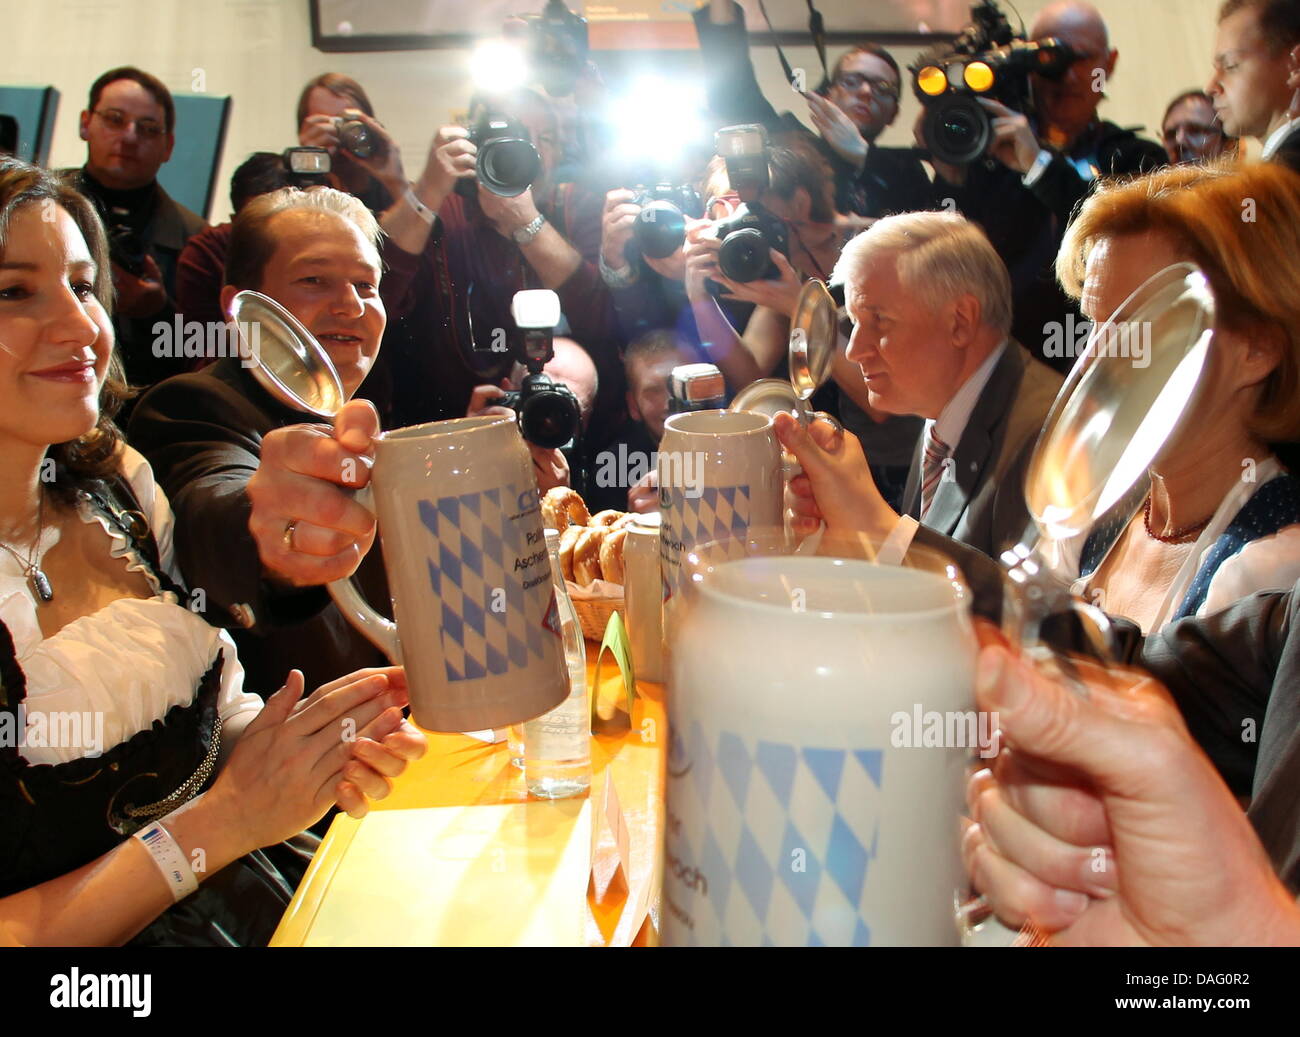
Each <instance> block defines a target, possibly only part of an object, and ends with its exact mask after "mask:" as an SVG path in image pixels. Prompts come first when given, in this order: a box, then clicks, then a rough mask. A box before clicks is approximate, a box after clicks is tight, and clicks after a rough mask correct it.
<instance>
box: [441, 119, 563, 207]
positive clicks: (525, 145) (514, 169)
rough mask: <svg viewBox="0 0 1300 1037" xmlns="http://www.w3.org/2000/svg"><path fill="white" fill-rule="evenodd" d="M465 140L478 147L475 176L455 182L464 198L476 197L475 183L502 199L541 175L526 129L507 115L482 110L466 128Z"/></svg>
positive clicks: (515, 192) (523, 188)
mask: <svg viewBox="0 0 1300 1037" xmlns="http://www.w3.org/2000/svg"><path fill="white" fill-rule="evenodd" d="M469 140H470V143H471V144H473V145H474V147H475V148H477V149H478V154H477V155H476V157H475V159H474V173H475V179H474V180H469V179H464V180H458V181H457V182H456V191H457V192H458V193H459V194H461V195H464V196H465V197H467V198H473V197H476V196H477V194H478V191H477V187H478V186H479V185H482V187H483V188H484V190H487V191H490V192H492V193H493V194H495V195H498V196H500V197H502V198H515V197H517V196H519V195H521V194H523V193H524V192H525V191H527V190H528V189H529V188H530V187H532V186H533V181H535V180H536V179H537V178H538V177H539V176H541V174H542V156H541V155H539V154H538V153H537V149H536V148H535V147H533V140H532V137H531V136H530V135H529V133H528V130H527V128H526V127H524V126H523V124H522V123H519V122H516V121H515V120H513V119H511V118H510V117H509V116H507V115H504V114H502V113H500V112H495V111H492V110H491V109H485V110H484V112H483V114H482V115H481V116H480V117H479V118H478V119H476V120H475V121H474V124H473V125H472V126H470V127H469Z"/></svg>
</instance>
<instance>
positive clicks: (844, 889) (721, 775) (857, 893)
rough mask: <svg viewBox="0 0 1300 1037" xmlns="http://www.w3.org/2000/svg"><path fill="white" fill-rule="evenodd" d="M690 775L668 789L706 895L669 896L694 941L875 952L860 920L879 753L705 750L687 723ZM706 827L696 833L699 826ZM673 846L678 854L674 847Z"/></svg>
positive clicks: (671, 890) (720, 744) (728, 738)
mask: <svg viewBox="0 0 1300 1037" xmlns="http://www.w3.org/2000/svg"><path fill="white" fill-rule="evenodd" d="M684 756H685V758H686V759H688V760H689V761H690V765H689V767H688V768H687V770H686V771H685V773H682V774H681V775H680V776H678V775H674V776H672V777H671V778H670V780H669V784H668V804H667V805H668V810H669V812H670V814H671V815H672V816H673V817H674V818H677V819H679V820H681V821H682V822H683V824H681V825H680V826H678V827H674V828H671V829H670V834H669V845H670V847H674V852H676V853H678V854H679V856H680V855H682V850H681V845H684V844H676V840H677V839H678V838H679V837H680V838H683V839H689V840H690V842H691V843H692V844H694V845H697V846H699V847H700V852H699V855H698V856H697V857H694V858H692V859H691V862H692V863H694V864H696V865H698V867H699V869H700V870H701V871H702V872H703V873H704V874H705V875H706V876H707V877H708V889H707V893H706V894H702V893H701V892H700V891H692V890H689V889H687V888H685V887H682V886H680V885H677V884H675V883H674V882H673V878H672V876H671V875H668V876H666V877H665V882H666V884H667V887H668V888H667V889H666V892H667V893H668V895H669V896H670V897H671V898H672V899H673V900H674V901H676V902H678V903H680V904H682V905H683V906H687V909H688V910H689V911H690V913H691V915H692V917H693V919H694V921H695V927H694V929H692V930H686V929H684V928H683V930H682V932H683V933H684V934H685V935H686V942H692V943H712V942H716V940H715V938H714V937H712V936H710V935H709V934H711V933H723V932H725V933H726V934H727V936H728V941H727V942H729V943H734V944H744V945H750V946H757V945H767V944H771V943H780V944H785V945H790V944H795V945H800V944H802V945H807V946H818V945H825V946H867V945H869V944H870V943H871V932H870V929H869V927H868V925H867V924H866V922H865V921H864V920H863V918H862V917H861V903H862V900H863V894H864V891H865V889H866V883H867V876H868V873H869V872H870V869H871V864H872V861H873V859H874V858H875V856H876V851H877V838H878V834H879V817H880V812H879V806H880V788H881V781H882V778H883V774H882V762H883V758H884V754H883V752H882V751H881V750H878V749H877V750H856V751H854V750H846V749H810V748H799V747H796V746H792V745H787V744H783V743H779V742H770V741H759V742H758V743H757V744H750V743H747V742H746V741H745V740H744V739H742V738H741V737H739V736H738V735H736V734H733V733H731V732H727V731H724V732H722V733H720V734H719V736H718V738H717V741H716V743H714V744H712V745H710V744H709V740H708V739H707V738H706V737H705V736H704V733H703V731H702V729H701V727H700V725H699V723H698V722H696V723H693V724H692V725H691V730H690V731H689V733H688V734H687V746H686V752H685V753H684ZM697 825H698V826H700V828H699V829H697V828H696V826H697ZM675 844H676V845H675Z"/></svg>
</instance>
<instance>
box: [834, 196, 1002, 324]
mask: <svg viewBox="0 0 1300 1037" xmlns="http://www.w3.org/2000/svg"><path fill="white" fill-rule="evenodd" d="M881 252H890V253H893V254H894V255H895V256H897V261H898V280H899V281H900V282H901V283H902V284H903V285H904V286H905V287H906V288H907V289H908V290H909V291H910V292H912V293H913V294H914V295H915V296H916V297H917V298H918V299H919V300H920V301H921V302H922V303H923V304H924V305H925V306H926V307H927V308H928V309H931V310H938V309H939V308H940V307H942V306H944V305H946V304H947V303H950V302H952V301H953V300H954V299H957V298H959V297H961V296H963V295H972V296H974V297H975V299H976V301H978V302H979V305H980V321H981V322H982V323H983V324H984V325H986V326H987V327H989V328H992V329H993V330H994V331H996V332H998V334H1000V335H1007V334H1009V333H1010V331H1011V275H1010V274H1009V273H1007V268H1006V264H1004V263H1003V262H1002V260H1001V259H1000V258H999V257H998V254H997V252H995V251H994V249H993V246H992V245H991V244H990V243H989V239H988V238H987V237H985V236H984V232H983V231H982V230H980V228H979V227H977V226H976V225H975V224H973V223H971V222H970V221H968V220H966V219H965V218H964V217H961V216H958V215H957V214H956V213H946V212H909V213H903V214H902V215H900V216H889V217H886V218H885V219H883V220H879V221H877V222H876V223H875V224H873V225H872V226H871V227H869V228H868V229H867V230H865V231H863V232H862V233H861V234H859V235H858V236H857V237H856V238H854V239H853V240H852V241H850V242H849V243H848V244H847V245H846V246H845V247H844V251H843V252H841V253H840V258H839V261H838V262H837V263H836V264H835V272H834V273H833V274H832V275H831V279H832V280H834V281H842V282H843V283H844V284H845V286H846V287H848V288H849V289H850V290H852V284H853V282H854V280H855V278H856V277H857V275H858V272H859V270H860V269H861V267H862V264H863V263H864V262H866V260H867V258H868V257H869V256H872V255H875V254H877V253H881Z"/></svg>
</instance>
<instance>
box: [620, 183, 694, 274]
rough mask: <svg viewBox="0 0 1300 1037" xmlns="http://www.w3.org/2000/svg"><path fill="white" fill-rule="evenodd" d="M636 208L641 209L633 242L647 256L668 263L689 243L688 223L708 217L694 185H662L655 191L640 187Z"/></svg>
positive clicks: (634, 229) (635, 199)
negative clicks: (686, 241) (674, 254)
mask: <svg viewBox="0 0 1300 1037" xmlns="http://www.w3.org/2000/svg"><path fill="white" fill-rule="evenodd" d="M633 204H635V205H639V206H641V213H640V215H639V216H638V217H637V220H636V226H635V227H633V229H632V239H633V241H635V243H636V247H637V248H638V249H639V250H640V251H641V254H642V255H644V256H649V257H650V258H651V259H667V258H668V257H669V256H671V255H672V254H673V253H674V252H676V251H677V250H678V249H680V248H681V247H682V243H683V242H685V240H686V221H687V219H692V220H698V219H700V218H702V217H703V216H704V200H703V199H702V198H701V197H700V192H699V191H697V190H695V188H694V187H692V186H691V185H690V184H678V185H674V184H672V183H671V182H669V181H660V182H659V183H657V184H655V185H654V186H653V187H650V188H646V187H638V188H637V192H636V197H635V198H634V199H633Z"/></svg>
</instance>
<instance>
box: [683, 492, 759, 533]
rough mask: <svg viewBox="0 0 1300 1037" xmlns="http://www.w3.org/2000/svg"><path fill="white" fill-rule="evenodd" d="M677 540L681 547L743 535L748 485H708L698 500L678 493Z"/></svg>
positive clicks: (747, 508)
mask: <svg viewBox="0 0 1300 1037" xmlns="http://www.w3.org/2000/svg"><path fill="white" fill-rule="evenodd" d="M680 500H681V505H680V507H681V511H680V512H679V514H680V515H681V524H682V528H681V540H682V543H683V544H684V545H686V546H687V547H691V546H692V545H694V544H707V543H709V542H710V541H713V540H724V539H727V538H729V537H738V536H742V537H743V536H744V535H745V533H746V532H747V531H748V530H749V515H750V506H749V504H750V500H749V487H748V486H709V487H706V488H704V489H703V490H701V491H700V495H699V496H698V497H694V496H691V495H690V494H681V495H680Z"/></svg>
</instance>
